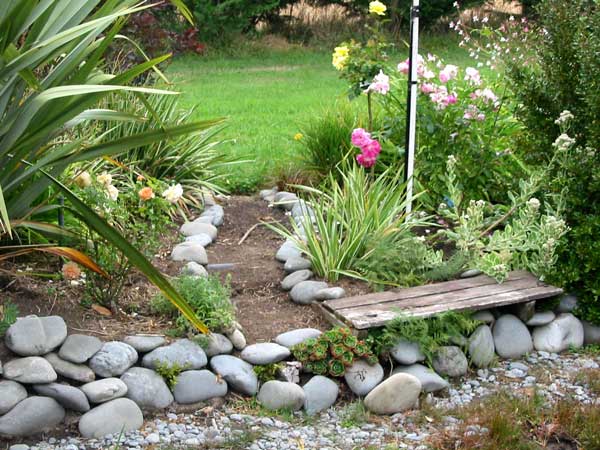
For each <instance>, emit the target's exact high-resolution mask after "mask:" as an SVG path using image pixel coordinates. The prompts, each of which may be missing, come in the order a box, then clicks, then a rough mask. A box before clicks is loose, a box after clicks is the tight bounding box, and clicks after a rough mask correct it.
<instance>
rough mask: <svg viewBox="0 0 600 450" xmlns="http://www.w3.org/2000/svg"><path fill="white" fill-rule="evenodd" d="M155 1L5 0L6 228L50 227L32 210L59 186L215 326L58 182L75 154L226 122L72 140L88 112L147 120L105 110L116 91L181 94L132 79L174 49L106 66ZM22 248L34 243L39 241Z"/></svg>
mask: <svg viewBox="0 0 600 450" xmlns="http://www.w3.org/2000/svg"><path fill="white" fill-rule="evenodd" d="M172 2H173V3H174V4H175V5H176V6H177V7H178V8H180V10H181V12H182V14H183V15H184V16H185V17H187V18H188V19H189V18H190V17H191V15H190V14H189V11H188V10H187V8H185V5H184V3H183V2H182V1H181V0H172ZM149 6H151V5H148V4H145V2H143V1H142V2H139V1H138V0H11V1H8V2H7V1H1V2H0V235H5V234H10V233H11V222H12V223H13V224H14V225H18V227H23V226H27V225H30V226H32V227H33V228H35V229H36V230H37V231H40V232H44V231H50V232H51V231H52V229H53V226H52V225H51V224H46V225H47V226H46V227H45V226H44V225H43V224H40V223H39V222H34V221H31V218H32V217H33V216H34V215H35V214H38V213H39V212H40V211H43V210H48V208H47V207H46V206H44V204H43V203H41V202H42V194H44V193H45V192H47V191H48V189H49V187H50V186H54V187H55V189H58V190H59V191H60V192H61V193H62V194H63V195H64V197H65V198H66V199H67V200H68V202H69V204H70V206H71V208H72V209H73V213H74V214H76V215H78V216H79V217H80V218H82V220H84V221H85V222H86V223H87V224H88V226H90V228H92V229H94V230H95V231H96V232H97V233H98V234H100V235H101V236H103V237H104V238H106V239H107V240H108V241H109V242H111V243H112V244H113V245H115V246H116V247H118V248H119V249H120V250H122V251H123V252H125V254H127V256H128V257H129V258H130V260H131V262H132V263H133V264H134V265H135V266H137V267H138V268H139V269H140V271H141V272H143V273H144V274H145V275H146V276H147V277H148V278H149V279H150V280H151V281H152V282H153V283H154V284H156V285H157V286H158V287H159V288H160V289H161V290H162V291H163V292H164V293H165V295H166V296H167V297H168V298H170V299H171V300H172V301H173V302H174V303H175V305H176V306H177V307H178V308H179V309H180V310H181V312H182V313H183V314H184V315H185V316H186V317H187V318H188V319H189V320H190V321H191V322H192V323H193V324H194V325H195V326H196V327H197V328H198V329H199V330H201V331H203V332H207V331H208V330H207V328H206V327H205V326H204V325H203V324H202V323H200V322H199V321H198V320H197V318H196V317H195V315H194V313H193V311H192V310H191V309H190V308H189V306H188V305H187V304H186V303H185V301H184V299H182V298H181V296H180V295H179V294H178V293H177V292H176V291H175V290H174V289H173V288H172V287H171V285H170V284H169V283H168V281H167V280H166V279H165V278H164V277H163V276H162V275H161V274H160V273H159V272H158V271H157V270H156V269H155V268H154V267H153V266H152V265H151V263H150V262H149V261H147V260H146V259H145V258H144V257H143V256H142V255H141V254H140V252H139V251H137V250H136V249H135V248H133V247H132V246H131V245H130V244H129V243H128V242H127V241H126V240H125V239H124V238H123V237H122V236H120V235H119V234H118V233H117V231H116V230H114V229H113V228H111V227H110V226H109V225H108V224H107V223H106V222H104V221H103V220H102V219H101V218H100V217H98V216H97V215H96V214H94V212H93V211H92V210H91V209H90V208H89V207H87V206H86V205H85V204H84V203H83V202H81V201H80V200H79V199H78V198H77V197H76V196H75V195H74V194H73V193H72V192H71V191H70V190H69V189H68V188H66V187H65V186H64V185H62V184H61V183H60V182H59V181H58V177H59V176H60V174H61V173H62V172H63V171H64V170H65V169H66V168H67V167H68V166H69V165H70V164H72V163H75V162H80V161H88V160H91V159H94V158H98V157H102V156H107V155H111V156H114V155H117V154H119V153H122V152H124V151H127V150H129V149H131V148H136V147H139V146H143V145H147V144H149V143H151V142H156V141H161V140H166V139H172V138H177V137H178V136H184V135H189V134H194V133H198V132H200V131H202V130H204V129H206V128H208V127H210V126H213V125H214V124H215V123H218V122H219V121H204V122H193V123H185V124H177V125H176V126H170V127H163V128H159V129H153V130H150V131H148V130H145V131H144V132H140V133H137V134H134V135H130V136H122V137H120V138H119V139H114V140H108V139H100V141H98V140H96V141H94V142H93V143H92V144H91V145H90V144H89V142H90V139H79V140H69V139H68V137H67V136H66V135H65V131H66V130H68V129H69V128H70V127H72V126H74V125H75V124H79V123H81V122H82V121H90V120H110V121H113V122H114V121H135V120H139V119H140V118H138V117H135V116H132V115H131V114H128V113H126V112H122V111H116V110H111V111H106V110H104V111H101V110H98V109H97V108H98V105H100V104H101V102H102V100H103V99H104V98H105V97H106V96H108V95H114V94H115V93H117V94H118V93H122V92H126V91H128V92H135V93H136V95H139V96H140V97H142V98H143V96H144V95H165V94H174V93H173V92H170V91H162V90H156V89H148V88H143V87H130V86H126V85H127V84H128V83H130V82H131V81H133V80H134V79H135V78H136V77H138V76H139V75H141V74H143V73H144V72H146V71H148V70H150V69H156V66H157V64H159V63H160V62H162V61H164V60H165V59H166V58H168V55H167V56H164V57H159V58H155V59H152V60H148V61H145V62H143V63H140V64H138V65H136V66H134V67H132V68H130V69H128V70H126V71H124V72H122V73H118V74H111V73H104V72H102V70H101V69H100V68H101V67H102V57H103V55H104V53H105V51H106V50H107V48H108V47H109V45H110V43H111V42H112V41H113V39H115V37H116V36H117V35H118V32H119V30H120V29H121V27H122V26H123V23H124V21H125V18H126V17H127V16H128V15H129V14H131V13H134V12H137V11H140V10H142V9H144V8H147V7H149ZM158 73H159V74H160V72H158ZM13 229H14V227H13ZM49 248H50V249H52V250H49ZM42 249H43V251H46V252H52V253H53V254H58V255H60V256H63V257H68V258H71V259H74V260H76V261H78V262H81V263H82V264H84V265H86V266H87V267H90V268H92V270H96V269H98V270H100V271H101V270H102V269H100V268H97V266H96V269H94V263H93V262H92V261H91V260H90V261H88V260H86V259H85V255H83V254H81V253H78V252H76V251H74V250H70V249H64V248H62V247H43V248H42ZM21 251H26V252H29V251H32V248H31V247H28V248H27V249H24V248H23V249H21ZM15 252H16V253H18V252H19V250H10V249H7V248H5V249H4V252H3V255H4V256H2V258H6V257H8V256H7V255H9V254H11V255H12V256H14V255H15ZM98 270H96V271H98ZM99 273H101V272H99Z"/></svg>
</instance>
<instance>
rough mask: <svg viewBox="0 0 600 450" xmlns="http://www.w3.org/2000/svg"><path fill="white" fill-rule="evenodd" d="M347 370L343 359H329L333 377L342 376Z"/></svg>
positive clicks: (330, 372) (330, 371) (330, 373)
mask: <svg viewBox="0 0 600 450" xmlns="http://www.w3.org/2000/svg"><path fill="white" fill-rule="evenodd" d="M345 372H346V367H345V366H344V364H343V363H342V362H341V361H338V360H337V359H332V360H331V361H329V375H331V376H332V377H341V376H343V375H344V373H345Z"/></svg>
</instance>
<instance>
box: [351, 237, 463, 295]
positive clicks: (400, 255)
mask: <svg viewBox="0 0 600 450" xmlns="http://www.w3.org/2000/svg"><path fill="white" fill-rule="evenodd" d="M367 248H368V250H367V253H366V256H365V257H364V258H363V259H361V260H359V261H358V262H357V263H356V269H357V270H358V272H359V273H360V274H361V275H362V276H364V278H366V279H367V280H369V281H370V282H371V283H375V284H376V285H392V286H399V287H409V286H416V285H420V284H423V283H424V282H426V281H427V280H428V279H430V276H431V273H432V271H433V270H436V269H437V270H440V271H441V270H443V269H441V268H442V267H445V266H446V263H444V261H443V253H442V252H441V251H434V250H432V249H431V248H430V247H429V246H428V245H427V243H426V242H425V238H420V237H416V236H413V235H411V234H405V235H396V234H391V235H388V236H385V237H383V238H382V239H378V240H373V241H370V242H369V245H368V247H367ZM458 270H460V269H458ZM457 272H458V271H457ZM434 275H435V274H434Z"/></svg>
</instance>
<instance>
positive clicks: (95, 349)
mask: <svg viewBox="0 0 600 450" xmlns="http://www.w3.org/2000/svg"><path fill="white" fill-rule="evenodd" d="M289 195H293V194H289ZM279 197H280V198H281V197H282V196H281V195H280V196H279ZM289 198H290V197H289V196H288V199H289ZM273 200H275V199H273ZM293 206H294V205H292V208H290V211H293V209H294V207H293ZM222 222H223V209H222V208H221V207H220V206H218V205H211V206H209V208H207V209H206V210H205V211H204V213H203V214H202V215H201V216H200V217H199V218H198V219H196V220H195V221H193V222H189V223H186V224H184V225H183V226H182V229H181V231H182V233H183V234H184V235H185V236H186V241H185V242H184V243H182V244H179V245H178V246H176V247H175V248H174V249H173V253H172V258H173V259H174V260H177V261H181V262H185V263H186V266H185V267H184V269H183V271H184V272H186V273H191V274H193V275H197V276H206V269H205V267H204V266H205V265H207V264H208V260H207V258H206V251H205V250H204V246H205V245H208V244H209V239H210V242H212V241H213V240H214V239H215V238H216V236H217V227H218V226H220V224H222ZM202 244H204V245H202ZM285 245H286V244H284V246H285ZM200 248H202V249H200ZM292 257H301V254H295V255H291V256H290V257H288V258H287V259H285V262H286V263H287V262H288V261H289V260H290V259H291V258H292ZM279 259H283V257H281V255H280V258H279ZM296 261H297V260H296ZM304 261H307V260H304ZM303 264H304V265H300V264H298V265H296V266H295V267H297V268H298V270H293V271H292V270H289V272H290V273H291V275H288V277H287V278H289V277H290V276H292V275H294V274H296V273H298V272H301V271H307V270H310V269H309V268H308V267H306V263H303ZM301 267H302V268H301ZM308 278H310V277H308ZM303 281H308V279H307V280H303ZM315 283H318V282H315ZM284 288H285V287H284ZM323 289H338V291H337V292H338V293H339V294H340V295H343V294H342V293H340V291H339V289H340V288H329V287H327V286H325V287H323V286H321V288H320V289H317V290H316V292H321V291H322V290H323ZM291 290H292V291H293V288H292V289H291ZM322 296H323V294H322V293H321V294H319V295H318V297H322ZM325 298H329V297H325ZM314 299H317V297H314ZM314 299H313V300H314ZM313 300H311V301H313ZM532 306H533V305H529V306H528V307H527V308H525V307H523V308H520V309H519V310H518V311H514V313H515V314H503V315H498V314H497V313H496V312H495V311H494V312H492V311H483V312H480V313H477V316H476V317H477V318H478V319H480V320H481V321H482V322H484V325H481V326H480V327H479V328H478V329H477V330H476V331H475V332H474V333H473V334H472V335H471V336H470V337H468V338H466V340H465V342H464V343H463V344H464V345H463V346H462V347H463V348H465V349H466V350H467V354H468V355H469V356H470V362H471V363H472V364H473V365H474V366H475V367H477V368H480V371H485V372H481V375H480V377H483V376H484V374H485V377H484V378H485V379H486V380H487V379H488V375H487V370H488V369H485V367H487V366H489V365H490V364H491V363H492V361H493V360H494V359H495V358H496V354H497V355H499V356H500V357H502V358H521V357H523V356H524V355H526V354H534V353H532V352H533V350H534V349H535V350H537V351H538V354H539V355H541V356H540V358H542V359H543V358H545V356H544V355H552V354H554V353H556V352H560V351H562V350H565V349H567V348H569V347H580V346H581V345H583V344H584V342H585V343H600V329H599V328H598V327H592V326H591V325H589V324H582V323H581V322H580V321H579V320H578V319H576V318H575V317H574V316H573V315H572V314H571V313H570V311H571V310H572V309H573V308H574V306H575V305H574V302H573V297H571V296H566V297H564V298H563V299H562V301H561V303H560V305H559V307H558V309H557V311H556V312H535V311H534V310H533V308H532ZM494 313H495V314H494ZM517 316H521V317H520V318H519V317H517ZM527 316H528V317H527ZM524 320H525V321H526V322H524ZM530 329H531V330H532V331H530ZM320 333H321V332H320V331H319V330H316V329H310V328H308V329H298V330H292V331H289V332H287V333H283V334H280V335H279V336H277V337H276V338H275V342H268V343H259V344H253V345H249V346H247V345H246V342H245V339H244V336H243V333H242V331H241V330H240V329H238V328H235V329H233V330H231V331H230V332H229V333H226V335H224V334H213V335H212V336H211V337H210V338H209V342H208V345H207V346H206V348H202V347H200V346H199V345H198V344H196V343H195V342H193V341H191V340H188V339H179V340H175V341H174V342H170V343H169V342H167V341H166V339H165V338H164V337H162V336H151V335H138V336H128V337H126V338H125V339H123V341H112V342H102V341H101V340H99V339H98V338H96V337H92V336H87V335H82V334H73V335H67V327H66V324H65V322H64V320H63V319H62V318H60V317H57V316H50V317H36V316H28V317H24V318H20V319H19V320H18V321H17V322H16V323H15V324H13V325H12V326H11V327H10V328H9V329H8V331H7V333H6V337H5V343H6V346H7V347H8V348H9V349H10V350H11V351H12V352H13V353H14V358H13V359H10V360H8V361H3V362H0V374H1V375H2V379H1V380H0V435H2V436H8V437H24V436H29V435H34V434H38V433H40V432H42V431H46V430H50V429H53V428H55V427H56V426H58V425H59V424H60V423H62V422H63V421H64V420H65V417H66V415H67V412H68V413H69V416H71V417H75V418H76V420H78V428H79V432H80V434H81V436H82V437H83V438H86V439H91V440H93V441H94V440H95V441H94V442H100V444H98V445H99V447H96V448H102V445H104V444H102V442H111V441H110V439H114V438H110V437H109V438H106V436H107V435H118V434H119V433H121V432H124V433H127V432H129V433H130V434H131V433H133V434H132V435H135V436H137V435H136V434H135V433H139V432H136V431H134V430H137V429H140V428H141V427H142V426H143V423H144V414H146V415H147V414H148V413H154V412H157V411H161V410H164V409H165V408H168V407H169V406H171V405H172V404H174V403H175V402H176V403H177V404H180V405H190V406H192V407H196V406H198V404H199V402H204V401H207V400H210V399H215V398H220V397H224V396H225V395H227V393H228V392H236V393H238V394H241V395H244V396H254V395H257V399H258V402H259V403H260V404H261V405H262V406H263V407H265V408H268V409H273V410H275V409H281V408H288V409H291V410H295V411H297V410H301V409H304V411H305V412H306V413H308V414H311V415H312V414H317V413H321V412H323V413H324V414H325V413H326V411H327V410H328V408H329V407H330V406H332V405H333V404H334V403H335V402H336V400H337V397H338V394H339V384H338V381H337V380H334V379H331V378H328V377H324V376H313V377H312V378H310V380H309V381H308V382H306V383H305V384H304V385H303V386H301V385H300V384H299V382H300V376H299V373H298V371H297V368H298V365H297V363H294V362H290V363H289V364H288V368H291V370H288V371H285V376H283V377H282V380H281V381H279V380H274V381H269V382H266V383H264V384H263V385H262V386H259V382H258V379H257V377H256V374H255V372H254V370H253V366H254V365H265V364H270V363H275V362H281V361H286V360H289V359H290V357H291V351H290V349H291V347H293V346H294V345H296V344H298V343H300V342H303V341H304V340H306V339H307V338H310V337H316V336H318V335H319V334H320ZM234 349H235V350H236V351H238V352H240V353H239V354H238V353H236V354H237V355H238V356H233V355H232V354H231V353H232V352H233V351H234ZM390 353H391V357H392V358H393V360H394V362H395V363H397V364H398V365H397V367H396V368H394V370H393V371H392V373H391V375H390V376H388V377H386V376H385V370H384V367H383V366H382V365H381V364H375V365H372V366H371V365H368V364H366V363H365V362H364V361H361V360H359V361H356V362H355V363H354V364H353V365H352V366H350V367H348V368H347V370H346V375H345V377H344V378H345V382H346V384H347V385H348V387H349V389H350V390H351V391H352V392H353V393H354V394H356V395H357V396H359V397H365V405H366V406H367V407H368V408H369V409H370V410H371V411H373V412H376V413H381V414H394V413H398V412H401V411H404V410H406V409H409V408H412V407H414V406H415V405H416V403H417V401H418V398H419V396H420V395H421V393H427V395H433V393H434V392H437V391H448V390H449V391H450V393H451V399H453V400H452V401H453V402H454V403H458V404H459V403H460V402H461V396H460V395H458V394H457V395H454V394H452V392H453V388H452V386H451V385H450V383H449V382H448V381H447V380H446V378H457V377H461V376H463V375H465V374H466V372H467V368H468V364H469V361H468V360H467V357H466V355H465V353H464V352H463V349H462V348H461V347H460V346H448V347H444V348H442V349H441V351H440V352H439V353H438V355H436V357H435V359H434V361H433V366H434V369H435V371H432V370H430V369H428V368H427V367H425V366H424V365H423V364H420V363H421V362H423V360H424V355H423V354H422V352H421V351H420V349H419V348H418V346H417V345H416V344H414V343H411V342H401V343H399V344H398V345H397V346H396V347H395V348H394V349H392V351H391V352H390ZM531 361H533V360H531ZM531 361H530V362H531ZM536 361H537V359H536ZM174 363H178V364H179V365H180V366H183V367H186V370H185V371H183V372H182V373H181V374H180V375H179V376H178V378H177V383H176V384H175V386H174V388H173V389H172V390H171V389H170V388H169V387H168V386H167V384H166V383H165V381H164V380H163V378H162V377H161V376H160V375H158V374H157V373H156V371H155V370H154V369H156V367H157V366H158V365H159V364H167V365H171V364H174ZM294 368H295V369H296V370H294ZM491 370H492V371H493V370H495V369H491ZM478 374H480V372H479V371H478ZM506 376H507V377H509V378H514V379H521V378H522V379H526V378H527V376H528V375H527V366H524V365H523V364H521V363H517V362H513V363H510V364H509V365H508V366H507V368H506ZM444 377H446V378H444ZM302 378H305V376H304V375H302ZM582 395H583V394H582ZM159 428H160V427H159ZM169 429H170V428H169ZM127 435H129V434H126V436H127ZM188 435H189V433H188V434H185V433H184V436H186V438H185V439H187V440H190V439H192V440H193V439H194V438H192V437H187V436H188ZM100 439H108V441H98V440H100ZM153 441H155V438H154V437H152V438H150V436H147V437H146V438H142V439H140V440H138V441H136V442H137V444H139V445H150V444H153V443H154V444H155V443H157V442H153ZM179 441H180V442H181V443H185V442H184V441H185V440H184V439H183V438H182V439H179ZM94 445H95V444H94ZM137 446H138V445H135V446H134V447H137ZM315 448H319V447H315Z"/></svg>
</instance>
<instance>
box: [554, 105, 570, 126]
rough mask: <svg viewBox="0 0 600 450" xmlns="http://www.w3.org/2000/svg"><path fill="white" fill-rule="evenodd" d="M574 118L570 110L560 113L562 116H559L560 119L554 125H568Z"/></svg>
mask: <svg viewBox="0 0 600 450" xmlns="http://www.w3.org/2000/svg"><path fill="white" fill-rule="evenodd" d="M574 118H575V116H574V115H573V113H571V111H569V110H568V109H565V110H564V111H563V112H561V113H560V116H558V119H556V120H555V121H554V123H555V124H557V125H562V124H563V123H567V122H568V121H570V120H572V119H574Z"/></svg>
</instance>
